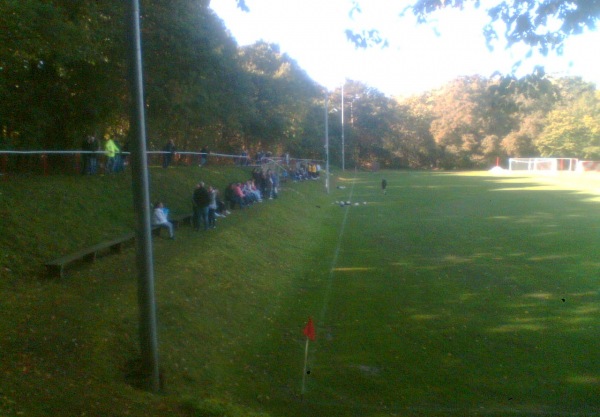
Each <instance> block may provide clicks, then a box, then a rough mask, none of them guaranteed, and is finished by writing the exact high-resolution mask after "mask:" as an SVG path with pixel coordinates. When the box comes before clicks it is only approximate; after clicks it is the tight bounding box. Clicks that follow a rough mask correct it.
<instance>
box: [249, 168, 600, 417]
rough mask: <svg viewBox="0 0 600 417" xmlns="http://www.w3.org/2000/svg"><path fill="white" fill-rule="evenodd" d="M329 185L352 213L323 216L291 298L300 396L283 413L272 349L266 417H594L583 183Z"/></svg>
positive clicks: (394, 179)
mask: <svg viewBox="0 0 600 417" xmlns="http://www.w3.org/2000/svg"><path fill="white" fill-rule="evenodd" d="M383 177H385V178H386V179H387V181H388V184H389V185H388V188H387V193H386V194H385V195H384V194H383V193H382V191H381V189H380V181H381V178H383ZM586 182H587V184H586ZM336 184H337V185H338V186H340V185H341V186H342V188H337V187H336V188H334V189H332V192H331V198H332V200H333V201H334V202H335V201H351V202H352V205H351V206H344V207H339V206H337V205H334V208H333V210H332V213H331V219H330V220H329V221H328V222H327V223H325V224H324V225H323V228H324V230H327V232H326V233H324V236H326V239H327V240H326V241H324V242H323V245H322V247H321V248H320V253H319V254H315V256H314V258H313V259H311V260H310V261H309V262H311V263H312V264H314V267H313V268H314V269H313V270H312V273H307V274H306V277H305V282H304V283H303V284H299V285H300V287H301V289H303V290H304V292H303V293H302V294H301V295H299V297H300V296H301V297H303V298H307V299H310V302H308V301H303V302H302V303H301V304H302V305H303V306H310V308H307V311H310V312H311V314H313V315H314V317H315V321H316V326H317V333H318V339H317V341H316V342H315V343H313V344H311V348H310V356H309V364H310V371H311V373H310V375H308V377H307V391H306V394H305V395H304V397H303V400H302V401H300V400H299V399H296V401H290V392H289V391H288V389H292V391H293V388H296V387H294V386H293V384H291V385H290V386H289V387H286V386H285V384H279V383H276V382H275V381H277V380H278V379H277V377H276V376H275V375H280V376H279V377H280V378H281V379H282V380H285V377H284V376H283V375H281V374H286V375H287V377H288V378H289V374H290V373H292V374H293V370H294V367H293V366H291V367H290V363H293V360H292V359H291V358H290V356H289V350H293V349H290V347H286V348H285V350H286V351H285V352H280V351H279V349H280V347H279V346H277V344H276V343H273V345H272V346H270V349H271V351H270V352H269V353H268V355H269V356H273V357H275V358H277V357H280V356H281V357H283V358H282V361H281V362H279V361H277V360H271V361H269V364H270V366H269V367H268V371H266V372H267V374H269V375H272V376H273V378H274V379H273V381H272V382H273V384H271V385H270V389H271V390H272V393H271V394H270V395H271V399H270V403H272V404H273V403H274V404H275V405H276V408H278V409H279V410H278V412H277V413H274V414H276V415H323V416H332V415H337V416H351V415H353V416H388V415H391V416H412V415H423V416H439V415H453V416H462V415H498V416H506V415H532V416H536V415H548V416H561V415H566V416H571V415H581V416H583V415H585V416H592V415H600V396H599V395H598V392H599V391H598V390H599V388H600V348H599V347H598V340H597V339H598V336H599V334H600V326H599V324H600V305H599V304H598V301H599V298H598V289H599V288H600V285H599V282H598V278H599V273H598V272H599V267H600V261H599V256H598V244H599V242H600V237H599V236H600V235H599V232H600V230H599V227H600V215H599V210H598V209H599V206H598V191H599V190H598V189H594V188H593V187H594V186H595V185H596V182H595V179H591V180H590V179H587V180H585V179H582V178H581V177H579V178H578V177H544V178H525V177H493V176H486V175H485V174H484V175H482V174H479V175H475V174H437V173H392V172H385V173H377V174H375V173H371V174H358V175H355V174H353V173H347V175H344V176H342V178H341V180H340V181H338V182H337V183H336ZM344 187H345V188H344ZM356 203H358V205H355V204H356ZM365 203H366V204H365ZM297 305H298V303H295V302H294V300H290V302H289V303H286V307H288V308H290V309H293V308H296V307H297ZM277 337H279V336H277ZM282 344H283V345H284V346H286V345H288V344H287V343H282ZM295 353H296V354H298V355H299V359H300V357H301V349H299V347H298V349H296V351H295ZM260 379H262V380H263V381H264V383H267V381H266V380H265V378H264V375H263V376H262V377H261V378H260ZM299 382H300V375H298V383H299ZM284 388H285V389H284ZM286 409H287V412H286V411H285V410H286Z"/></svg>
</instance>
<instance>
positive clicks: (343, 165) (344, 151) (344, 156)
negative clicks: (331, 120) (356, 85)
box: [342, 81, 346, 171]
mask: <svg viewBox="0 0 600 417" xmlns="http://www.w3.org/2000/svg"><path fill="white" fill-rule="evenodd" d="M344 84H346V81H344V82H343V83H342V171H345V170H346V146H345V144H344Z"/></svg>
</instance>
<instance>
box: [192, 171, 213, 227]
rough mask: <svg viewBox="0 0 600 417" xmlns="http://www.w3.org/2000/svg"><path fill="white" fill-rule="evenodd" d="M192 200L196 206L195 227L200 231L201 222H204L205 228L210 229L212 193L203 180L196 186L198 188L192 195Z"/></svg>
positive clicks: (194, 206)
mask: <svg viewBox="0 0 600 417" xmlns="http://www.w3.org/2000/svg"><path fill="white" fill-rule="evenodd" d="M192 202H193V208H194V218H193V221H194V229H195V230H196V231H199V230H200V224H202V225H203V226H204V230H208V226H209V225H208V210H209V209H208V206H209V204H210V195H209V193H208V190H207V189H206V187H205V186H204V183H203V182H200V183H199V184H198V185H197V186H196V190H195V191H194V194H193V196H192Z"/></svg>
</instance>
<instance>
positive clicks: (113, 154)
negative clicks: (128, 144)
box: [104, 138, 119, 174]
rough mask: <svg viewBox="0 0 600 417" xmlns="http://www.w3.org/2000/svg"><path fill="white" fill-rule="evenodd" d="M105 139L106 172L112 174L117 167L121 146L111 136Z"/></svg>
mask: <svg viewBox="0 0 600 417" xmlns="http://www.w3.org/2000/svg"><path fill="white" fill-rule="evenodd" d="M105 139H106V142H105V143H104V153H105V154H106V173H107V174H112V173H113V171H114V168H115V162H116V158H117V154H118V153H119V147H118V146H117V145H116V144H115V142H114V141H113V140H112V139H111V138H105Z"/></svg>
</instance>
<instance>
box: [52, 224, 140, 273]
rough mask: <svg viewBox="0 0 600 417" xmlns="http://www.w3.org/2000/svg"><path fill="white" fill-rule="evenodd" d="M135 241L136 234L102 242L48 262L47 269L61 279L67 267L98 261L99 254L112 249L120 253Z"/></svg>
mask: <svg viewBox="0 0 600 417" xmlns="http://www.w3.org/2000/svg"><path fill="white" fill-rule="evenodd" d="M134 239H135V233H133V232H131V233H127V234H124V235H122V236H120V237H118V238H116V239H112V240H107V241H104V242H100V243H98V244H96V245H93V246H90V247H87V248H85V249H81V250H79V251H77V252H73V253H70V254H68V255H65V256H61V257H60V258H56V259H53V260H51V261H48V262H46V268H47V269H48V271H49V272H50V273H52V274H53V275H58V276H59V277H60V278H62V277H63V273H64V268H65V266H66V265H68V264H70V263H72V262H75V261H77V260H80V259H83V260H86V261H90V262H93V261H94V260H96V256H97V254H98V252H100V251H102V250H105V249H110V250H111V251H112V252H120V251H121V248H122V246H123V244H124V243H127V242H130V241H132V240H134Z"/></svg>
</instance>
